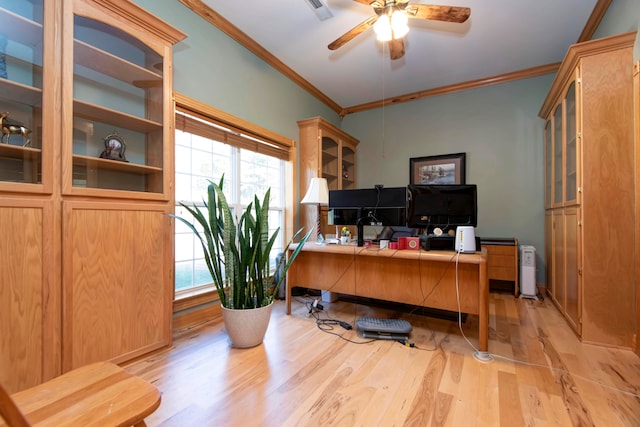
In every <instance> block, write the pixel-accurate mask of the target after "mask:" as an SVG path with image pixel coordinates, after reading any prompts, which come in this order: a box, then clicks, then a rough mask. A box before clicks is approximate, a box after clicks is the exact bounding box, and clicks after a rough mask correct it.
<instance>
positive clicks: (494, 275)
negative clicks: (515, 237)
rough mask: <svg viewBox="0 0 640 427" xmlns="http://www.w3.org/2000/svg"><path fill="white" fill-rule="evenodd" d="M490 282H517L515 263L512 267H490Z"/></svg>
mask: <svg viewBox="0 0 640 427" xmlns="http://www.w3.org/2000/svg"><path fill="white" fill-rule="evenodd" d="M487 271H488V275H489V280H491V279H494V280H509V281H511V282H515V281H516V272H515V267H514V265H513V262H512V264H511V267H489V268H488V270H487Z"/></svg>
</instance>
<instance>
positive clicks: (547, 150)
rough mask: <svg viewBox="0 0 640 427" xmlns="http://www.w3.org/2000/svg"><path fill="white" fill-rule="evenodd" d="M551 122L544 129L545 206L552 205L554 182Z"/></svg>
mask: <svg viewBox="0 0 640 427" xmlns="http://www.w3.org/2000/svg"><path fill="white" fill-rule="evenodd" d="M551 138H552V137H551V121H548V122H547V125H546V126H545V129H544V163H545V164H544V170H545V177H544V204H545V206H549V205H551V182H552V181H551V180H552V176H553V175H552V172H553V169H552V167H553V166H552V165H553V162H552V159H553V151H552V146H553V145H552V139H551Z"/></svg>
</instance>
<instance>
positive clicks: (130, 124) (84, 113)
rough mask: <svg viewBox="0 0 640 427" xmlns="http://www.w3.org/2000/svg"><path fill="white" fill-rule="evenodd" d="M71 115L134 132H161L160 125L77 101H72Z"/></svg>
mask: <svg viewBox="0 0 640 427" xmlns="http://www.w3.org/2000/svg"><path fill="white" fill-rule="evenodd" d="M73 113H74V115H75V116H77V117H81V118H83V119H87V120H91V121H94V122H99V123H105V124H109V125H113V126H117V127H122V128H127V129H130V130H133V131H136V132H143V133H146V132H151V131H154V130H162V123H158V122H154V121H152V120H147V119H143V118H141V117H137V116H134V115H131V114H127V113H123V112H121V111H116V110H112V109H111V108H107V107H102V106H100V105H96V104H92V103H89V102H85V101H80V100H78V99H76V100H74V101H73Z"/></svg>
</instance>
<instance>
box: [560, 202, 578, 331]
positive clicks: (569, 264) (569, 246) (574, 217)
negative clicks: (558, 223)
mask: <svg viewBox="0 0 640 427" xmlns="http://www.w3.org/2000/svg"><path fill="white" fill-rule="evenodd" d="M579 212H580V209H579V208H567V209H565V212H564V236H565V241H564V250H565V258H564V261H565V268H564V270H565V291H566V292H565V316H566V317H567V319H568V320H569V323H570V325H571V326H572V327H573V329H575V331H576V332H577V333H578V335H579V334H580V333H581V323H580V316H581V311H582V310H581V309H582V304H581V298H582V291H581V290H582V287H581V284H582V268H581V259H580V240H581V239H580V225H579V224H580V216H579Z"/></svg>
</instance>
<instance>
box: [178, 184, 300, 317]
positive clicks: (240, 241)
mask: <svg viewBox="0 0 640 427" xmlns="http://www.w3.org/2000/svg"><path fill="white" fill-rule="evenodd" d="M223 184H224V176H223V177H222V178H221V179H220V182H219V183H218V184H215V183H214V182H213V181H211V180H210V181H209V185H208V187H207V199H206V200H203V202H204V206H205V208H206V209H205V210H204V211H203V210H202V209H200V208H199V207H198V206H196V205H195V204H194V205H193V206H187V205H186V204H184V203H180V205H181V206H182V207H184V208H185V209H186V210H187V211H188V212H189V213H190V214H191V216H192V217H193V218H194V219H195V222H196V223H197V224H198V225H199V226H200V227H201V228H202V229H201V230H199V229H198V228H197V227H196V226H195V225H194V224H192V223H191V221H189V220H188V219H187V218H182V217H180V216H177V215H172V216H173V217H174V218H176V219H178V220H180V221H182V222H183V223H184V224H186V225H187V226H188V227H189V228H190V229H191V231H193V232H194V233H195V235H196V236H197V237H198V239H199V240H200V243H201V244H202V249H203V251H204V258H205V261H206V263H207V267H208V269H209V272H210V273H211V277H212V279H213V283H214V285H215V288H216V291H217V293H218V297H219V299H220V303H221V304H222V306H223V307H226V308H230V309H251V308H258V307H264V306H267V305H269V304H271V303H272V302H273V298H274V296H275V295H276V293H277V291H278V288H279V287H280V284H281V283H282V281H283V280H284V277H285V273H286V272H287V270H288V269H289V266H290V265H291V263H292V262H293V261H294V260H295V258H296V257H297V256H298V254H299V253H300V250H301V249H302V246H304V243H305V242H306V241H307V240H308V238H309V235H310V234H311V231H309V232H308V233H307V234H305V235H304V236H303V237H302V238H301V239H300V242H299V245H298V246H297V247H296V249H295V250H294V251H293V252H292V253H291V254H290V255H289V257H288V259H287V257H284V256H283V257H281V258H280V262H279V264H278V266H277V269H276V271H281V272H282V274H280V275H279V278H278V280H277V281H275V279H274V276H273V275H272V274H271V272H270V268H269V267H270V266H269V254H270V252H271V248H272V247H273V244H274V242H275V240H276V237H277V235H278V232H279V231H280V228H279V227H278V228H277V229H276V230H275V231H274V233H273V234H272V235H271V236H269V223H268V216H269V198H270V194H271V189H268V190H267V192H266V193H265V195H264V199H263V200H262V203H261V202H260V200H259V199H258V196H254V201H253V202H252V203H250V204H249V205H248V206H247V208H246V209H245V210H244V212H243V213H242V215H241V216H240V218H239V220H237V223H236V219H234V216H233V214H232V212H231V209H230V208H229V204H228V202H227V198H226V197H225V195H224V193H223V191H222V188H223ZM207 211H208V212H207ZM301 233H302V229H300V230H298V231H297V232H296V234H295V235H294V236H293V238H292V239H291V241H289V243H288V244H287V246H286V248H285V249H284V252H285V253H287V251H288V249H289V245H290V244H291V243H292V242H293V241H294V239H296V238H297V237H298V236H299V235H300V234H301ZM281 269H282V270H281Z"/></svg>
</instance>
